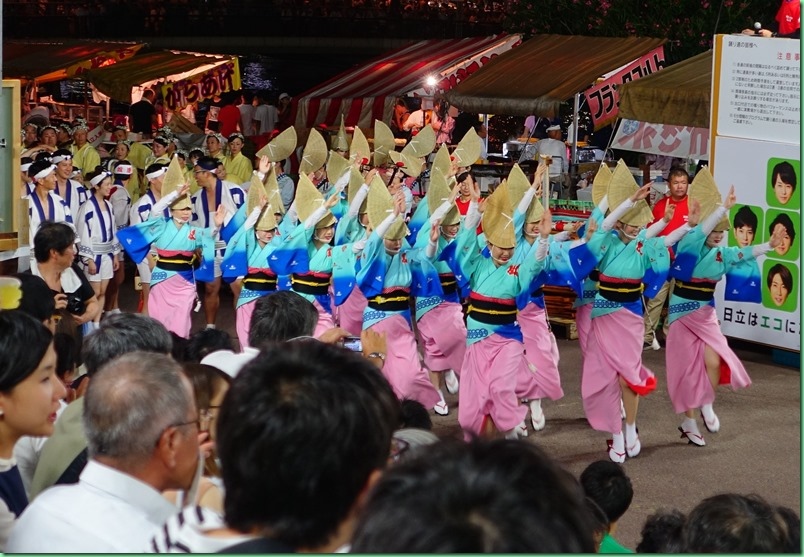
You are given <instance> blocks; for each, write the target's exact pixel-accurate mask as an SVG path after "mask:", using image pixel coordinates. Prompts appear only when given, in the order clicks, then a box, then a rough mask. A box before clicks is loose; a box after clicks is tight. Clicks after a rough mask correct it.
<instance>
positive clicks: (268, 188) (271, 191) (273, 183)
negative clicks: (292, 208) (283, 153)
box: [249, 168, 285, 215]
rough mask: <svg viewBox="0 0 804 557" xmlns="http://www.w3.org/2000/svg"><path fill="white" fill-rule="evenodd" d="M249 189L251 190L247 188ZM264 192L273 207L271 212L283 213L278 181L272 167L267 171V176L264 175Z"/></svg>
mask: <svg viewBox="0 0 804 557" xmlns="http://www.w3.org/2000/svg"><path fill="white" fill-rule="evenodd" d="M255 177H256V176H255ZM252 182H253V180H252ZM249 191H251V190H250V189H249ZM265 192H266V195H267V196H268V204H269V205H271V207H272V208H273V213H274V214H276V213H279V214H281V215H284V214H285V204H284V203H282V196H281V195H280V193H279V182H277V180H276V170H274V169H273V168H271V169H270V170H269V171H268V176H266V177H265Z"/></svg>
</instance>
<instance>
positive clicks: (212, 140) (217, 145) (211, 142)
mask: <svg viewBox="0 0 804 557" xmlns="http://www.w3.org/2000/svg"><path fill="white" fill-rule="evenodd" d="M206 146H207V152H208V153H209V154H210V156H215V155H216V154H217V153H219V152H220V150H221V149H222V148H223V137H222V136H221V134H219V133H211V134H209V135H208V136H207V139H206Z"/></svg>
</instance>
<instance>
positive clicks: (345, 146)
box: [332, 114, 349, 153]
mask: <svg viewBox="0 0 804 557" xmlns="http://www.w3.org/2000/svg"><path fill="white" fill-rule="evenodd" d="M332 149H333V150H335V151H341V152H342V153H348V152H349V137H348V136H347V135H346V127H345V126H344V125H343V114H341V127H340V128H338V135H336V136H335V137H333V138H332Z"/></svg>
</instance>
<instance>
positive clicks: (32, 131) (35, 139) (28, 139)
mask: <svg viewBox="0 0 804 557" xmlns="http://www.w3.org/2000/svg"><path fill="white" fill-rule="evenodd" d="M22 131H23V132H24V133H25V138H24V139H23V141H24V142H25V146H26V147H33V146H35V145H36V144H37V143H39V126H37V125H36V124H31V123H28V124H25V125H24V126H23V128H22Z"/></svg>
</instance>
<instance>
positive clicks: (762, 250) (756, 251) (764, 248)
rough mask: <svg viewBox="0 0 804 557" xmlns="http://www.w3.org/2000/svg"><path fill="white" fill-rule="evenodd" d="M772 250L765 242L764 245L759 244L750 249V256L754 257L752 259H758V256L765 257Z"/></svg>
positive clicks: (768, 243)
mask: <svg viewBox="0 0 804 557" xmlns="http://www.w3.org/2000/svg"><path fill="white" fill-rule="evenodd" d="M772 249H773V248H772V247H771V245H770V242H765V243H764V244H759V245H756V246H754V247H753V248H751V255H753V256H754V259H756V258H757V257H759V256H760V255H765V254H766V253H768V252H769V251H771V250H772Z"/></svg>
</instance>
